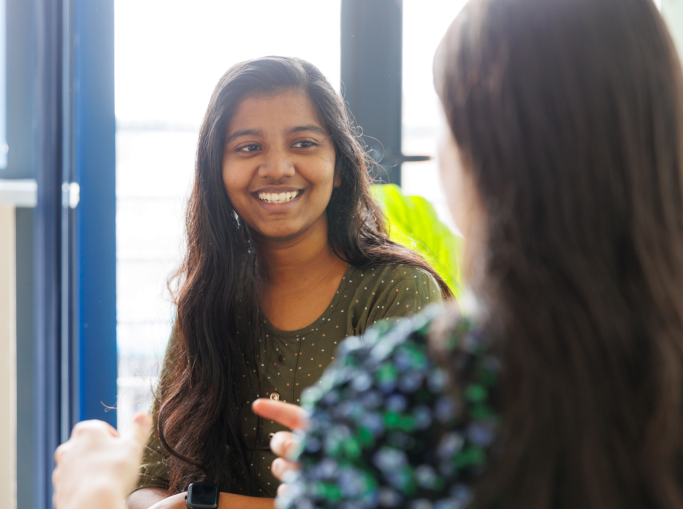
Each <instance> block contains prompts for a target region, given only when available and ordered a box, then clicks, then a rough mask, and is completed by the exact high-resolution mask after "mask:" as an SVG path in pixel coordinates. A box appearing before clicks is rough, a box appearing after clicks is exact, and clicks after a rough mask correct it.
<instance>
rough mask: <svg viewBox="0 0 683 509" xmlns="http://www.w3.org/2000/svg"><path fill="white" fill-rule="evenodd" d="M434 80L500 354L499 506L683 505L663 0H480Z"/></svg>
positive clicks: (675, 66)
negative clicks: (480, 225) (474, 204)
mask: <svg viewBox="0 0 683 509" xmlns="http://www.w3.org/2000/svg"><path fill="white" fill-rule="evenodd" d="M435 81H436V87H437V90H438V92H439V95H440V97H441V100H442V103H443V105H444V109H445V111H446V115H447V118H448V121H449V124H450V127H451V130H452V132H453V135H454V137H455V140H456V142H457V144H458V147H459V148H460V150H461V153H462V156H463V160H464V162H465V166H466V168H465V171H466V172H469V173H470V174H471V177H472V179H473V181H474V183H475V186H476V188H477V190H478V192H479V195H480V196H479V198H480V201H481V203H482V206H483V209H484V210H485V215H486V232H485V235H486V239H487V242H486V248H485V251H484V259H483V267H484V270H483V271H482V275H481V277H480V278H479V279H478V280H476V281H474V285H475V288H476V290H477V291H478V292H479V293H480V295H481V296H482V298H483V299H484V300H485V301H486V302H487V303H488V311H489V313H490V314H489V315H488V321H487V325H486V326H487V328H488V331H489V333H490V334H491V335H492V336H493V338H494V339H495V340H496V345H497V348H498V349H499V350H498V352H499V354H500V356H501V359H502V362H503V381H502V382H501V401H500V404H501V406H502V411H503V415H504V419H503V423H504V424H503V428H502V441H503V442H502V445H503V447H502V449H501V451H502V452H501V454H500V456H499V457H498V459H497V460H496V461H494V462H493V466H492V468H491V469H490V470H489V471H488V473H487V474H486V476H485V477H484V478H483V480H482V486H481V488H482V489H481V490H480V496H479V502H480V505H481V506H482V507H484V506H490V507H493V506H496V507H520V508H521V507H524V508H525V509H532V508H549V507H553V508H565V507H567V508H569V507H582V508H589V507H590V508H598V507H599V508H601V509H606V508H617V507H618V508H629V507H633V508H635V507H638V508H643V507H652V508H654V507H658V508H664V507H666V508H674V507H676V508H678V507H683V469H682V468H681V467H682V466H683V464H682V460H683V442H682V440H681V438H683V408H682V403H683V189H682V183H681V140H682V138H681V135H682V134H683V124H682V112H683V102H682V92H683V84H682V80H681V68H680V63H679V60H678V57H677V55H676V51H675V49H674V47H673V43H672V41H671V38H670V36H669V34H668V32H667V30H666V27H665V24H664V21H663V20H662V18H661V16H660V15H659V12H658V11H657V9H656V7H655V6H654V4H653V3H652V1H651V0H472V1H471V2H470V3H469V4H468V5H467V6H466V7H465V9H464V10H463V12H462V13H461V14H460V16H459V17H458V18H457V19H456V21H455V22H454V24H453V25H452V26H451V28H450V29H449V32H448V33H447V35H446V37H445V39H444V41H443V42H442V45H441V47H440V49H439V52H438V53H437V57H436V61H435Z"/></svg>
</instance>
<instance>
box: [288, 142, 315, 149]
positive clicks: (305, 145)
mask: <svg viewBox="0 0 683 509" xmlns="http://www.w3.org/2000/svg"><path fill="white" fill-rule="evenodd" d="M313 145H315V143H313V142H312V141H297V142H296V143H294V144H293V145H292V147H294V148H308V147H312V146H313Z"/></svg>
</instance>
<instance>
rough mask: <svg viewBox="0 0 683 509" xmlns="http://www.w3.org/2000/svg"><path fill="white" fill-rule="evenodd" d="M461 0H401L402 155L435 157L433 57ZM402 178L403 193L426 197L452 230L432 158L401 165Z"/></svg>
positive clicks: (436, 111)
mask: <svg viewBox="0 0 683 509" xmlns="http://www.w3.org/2000/svg"><path fill="white" fill-rule="evenodd" d="M465 3H466V1H465V0H431V1H430V2H428V3H427V2H422V1H420V0H403V139H402V145H403V153H404V154H406V155H429V156H432V157H436V139H437V135H438V129H439V115H440V111H439V108H440V106H439V99H438V97H437V95H436V92H435V91H434V84H433V79H432V59H433V57H434V52H435V51H436V48H437V46H438V45H439V42H440V41H441V38H442V37H443V35H444V33H445V32H446V29H447V28H448V27H449V26H450V24H451V22H452V21H453V19H454V18H455V16H456V15H457V14H458V13H459V12H460V9H462V7H463V6H464V5H465ZM401 182H402V186H403V190H404V192H405V193H407V194H416V195H419V196H422V197H424V198H426V199H428V200H429V201H430V202H432V204H433V205H434V207H435V208H436V210H437V212H438V213H439V217H440V218H441V220H442V221H444V222H445V223H446V224H448V225H449V226H451V227H452V228H454V225H453V221H452V220H451V218H450V214H449V213H448V207H447V205H446V198H445V196H444V194H443V191H442V189H441V183H440V181H439V173H438V168H437V164H436V161H435V160H432V161H428V162H422V163H405V164H403V166H402V171H401Z"/></svg>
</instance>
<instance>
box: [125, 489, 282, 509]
mask: <svg viewBox="0 0 683 509" xmlns="http://www.w3.org/2000/svg"><path fill="white" fill-rule="evenodd" d="M185 495H186V493H184V492H183V493H178V494H177V495H171V496H170V497H169V496H167V495H166V492H165V491H164V490H162V489H160V488H143V489H141V490H137V491H135V492H133V493H131V494H130V495H129V496H128V500H127V504H128V509H185V508H186V507H187V503H186V501H185ZM273 502H274V499H272V498H258V497H244V496H242V495H233V494H231V493H221V495H220V499H219V501H218V509H273V508H274V507H275V505H274V503H273Z"/></svg>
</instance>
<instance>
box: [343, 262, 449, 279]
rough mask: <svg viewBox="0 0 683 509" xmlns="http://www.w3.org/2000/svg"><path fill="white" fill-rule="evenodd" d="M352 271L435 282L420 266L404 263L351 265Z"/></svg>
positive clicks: (390, 277)
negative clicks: (367, 265) (366, 265)
mask: <svg viewBox="0 0 683 509" xmlns="http://www.w3.org/2000/svg"><path fill="white" fill-rule="evenodd" d="M352 267H353V270H354V272H357V273H359V274H366V273H373V274H375V275H381V276H382V277H385V278H388V279H389V280H391V279H393V280H394V281H406V280H410V279H431V280H433V281H434V283H435V284H436V280H435V279H434V276H432V275H431V274H430V273H429V272H428V271H427V270H425V269H424V268H422V267H415V266H412V265H404V264H399V263H388V264H384V265H375V266H370V267H361V266H357V265H352Z"/></svg>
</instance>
